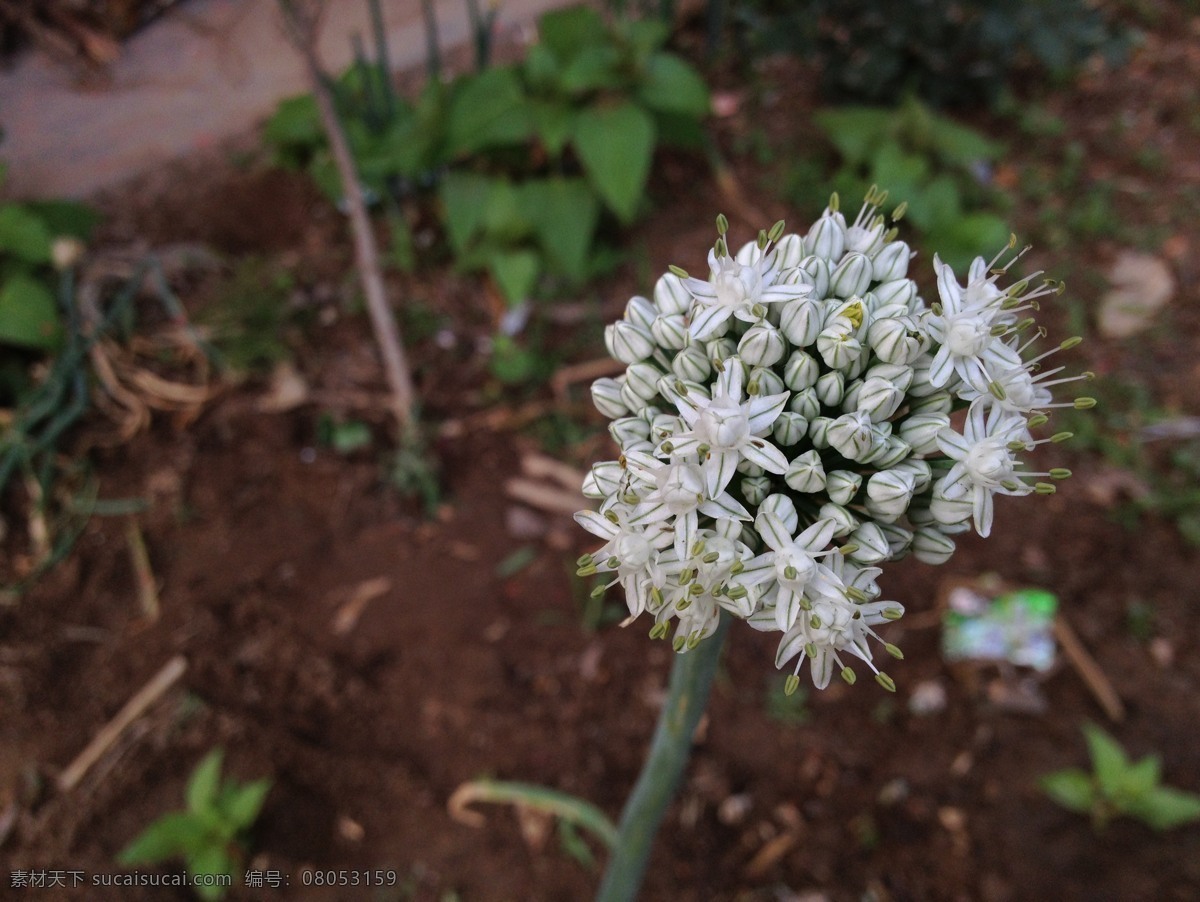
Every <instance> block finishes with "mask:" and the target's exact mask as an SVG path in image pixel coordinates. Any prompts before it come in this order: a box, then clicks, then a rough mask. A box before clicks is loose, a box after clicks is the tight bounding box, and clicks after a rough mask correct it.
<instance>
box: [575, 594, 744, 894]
mask: <svg viewBox="0 0 1200 902" xmlns="http://www.w3.org/2000/svg"><path fill="white" fill-rule="evenodd" d="M728 628H729V617H728V616H727V615H725V614H722V615H721V623H720V625H719V626H718V627H717V631H716V632H715V633H714V634H713V635H711V636H709V637H708V638H707V639H705V640H704V641H703V642H701V643H700V644H699V645H697V646H696V647H695V648H694V649H692V650H691V651H689V652H687V653H686V654H682V655H676V656H675V663H674V664H673V665H672V667H671V681H670V685H669V686H668V687H667V699H666V702H665V703H664V704H663V709H662V713H661V714H659V716H658V726H657V727H656V728H655V730H654V739H653V741H652V742H651V744H650V753H649V754H648V755H647V756H646V763H645V764H643V765H642V772H641V774H640V775H639V776H638V781H637V785H636V786H634V787H633V792H632V794H630V796H629V800H628V801H627V802H626V803H625V810H624V811H623V812H621V823H620V826H619V827H618V834H617V843H616V845H615V846H614V847H613V851H612V857H611V858H609V861H608V867H607V868H606V869H605V871H604V881H603V882H602V883H601V884H600V891H599V892H598V893H597V894H596V900H597V902H632V900H633V899H635V898H637V893H638V889H639V888H640V887H641V885H642V877H643V876H644V875H645V873H646V864H647V862H648V861H649V859H650V849H651V847H652V846H653V844H654V836H655V834H656V833H658V826H659V824H660V823H661V822H662V819H663V815H664V814H665V813H666V810H667V805H668V803H669V802H670V801H671V799H672V798H674V796H675V790H676V789H677V788H678V787H679V781H680V778H681V777H682V776H683V769H684V767H685V766H686V765H687V762H688V757H689V756H690V754H691V750H692V734H693V733H695V731H696V724H698V723H699V722H700V715H701V714H703V713H704V708H705V706H706V705H707V704H708V692H709V690H710V689H711V688H712V681H713V676H714V674H715V673H716V671H717V659H718V658H720V656H721V646H722V645H724V644H725V632H726V630H727V629H728Z"/></svg>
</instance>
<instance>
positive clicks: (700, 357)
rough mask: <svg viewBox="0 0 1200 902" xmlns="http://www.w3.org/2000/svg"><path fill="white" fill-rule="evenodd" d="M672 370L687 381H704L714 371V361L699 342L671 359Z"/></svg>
mask: <svg viewBox="0 0 1200 902" xmlns="http://www.w3.org/2000/svg"><path fill="white" fill-rule="evenodd" d="M671 371H672V372H673V373H675V375H676V376H678V377H679V378H680V379H683V380H685V381H687V382H704V381H705V380H706V379H708V377H709V375H711V373H712V363H711V361H710V360H709V357H708V355H707V354H706V353H704V349H703V348H701V347H700V346H699V345H697V344H690V345H688V346H687V347H686V348H684V349H683V350H682V351H680V352H679V353H678V354H676V355H675V357H674V358H673V359H672V360H671Z"/></svg>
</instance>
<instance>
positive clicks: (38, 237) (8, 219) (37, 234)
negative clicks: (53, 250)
mask: <svg viewBox="0 0 1200 902" xmlns="http://www.w3.org/2000/svg"><path fill="white" fill-rule="evenodd" d="M52 237H53V236H51V234H50V230H49V229H48V228H46V224H45V223H44V222H42V220H41V219H39V218H38V217H37V216H35V215H34V214H32V213H30V212H29V211H28V210H26V209H25V208H24V207H22V206H19V205H18V204H5V205H4V206H0V254H9V255H11V256H13V257H16V258H17V259H18V260H24V261H25V262H26V263H33V264H39V263H49V262H50V247H51V239H52Z"/></svg>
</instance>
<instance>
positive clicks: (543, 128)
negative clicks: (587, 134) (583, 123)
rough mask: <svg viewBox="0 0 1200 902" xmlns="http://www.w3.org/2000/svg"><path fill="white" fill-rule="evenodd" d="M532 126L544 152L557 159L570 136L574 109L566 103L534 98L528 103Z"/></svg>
mask: <svg viewBox="0 0 1200 902" xmlns="http://www.w3.org/2000/svg"><path fill="white" fill-rule="evenodd" d="M529 111H530V114H531V115H532V117H533V127H534V130H535V131H536V132H537V136H538V138H539V140H541V142H542V146H543V147H545V148H546V153H547V154H549V155H550V156H551V157H552V158H554V159H557V158H558V157H559V156H561V155H562V150H563V147H565V146H566V143H567V140H568V139H569V138H570V137H571V130H572V128H573V126H574V123H575V111H574V109H572V108H571V106H570V105H568V104H566V103H559V102H557V101H553V100H535V101H533V102H532V103H530V105H529Z"/></svg>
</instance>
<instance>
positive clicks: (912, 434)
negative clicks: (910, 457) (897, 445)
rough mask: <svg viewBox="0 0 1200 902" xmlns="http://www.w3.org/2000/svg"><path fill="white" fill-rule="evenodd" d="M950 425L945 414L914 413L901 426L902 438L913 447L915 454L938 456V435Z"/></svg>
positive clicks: (948, 418) (900, 433)
mask: <svg viewBox="0 0 1200 902" xmlns="http://www.w3.org/2000/svg"><path fill="white" fill-rule="evenodd" d="M949 425H950V417H949V416H947V415H946V414H944V413H914V414H910V415H909V416H907V417H905V418H904V419H903V420H902V421H901V422H900V425H899V430H898V431H899V435H900V438H902V439H904V440H905V441H906V442H908V443H909V444H910V445H912V449H913V454H936V453H937V452H938V443H937V437H938V433H939V432H941V431H942V430H943V429H945V428H947V427H948V426H949Z"/></svg>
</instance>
